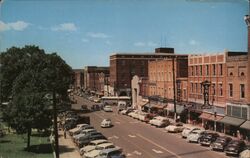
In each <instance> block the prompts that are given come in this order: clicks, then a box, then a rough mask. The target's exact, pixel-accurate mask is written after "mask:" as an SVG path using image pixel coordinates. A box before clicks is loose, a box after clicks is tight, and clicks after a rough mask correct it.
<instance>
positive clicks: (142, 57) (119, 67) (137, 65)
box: [110, 48, 174, 96]
mask: <svg viewBox="0 0 250 158" xmlns="http://www.w3.org/2000/svg"><path fill="white" fill-rule="evenodd" d="M173 55H174V49H173V48H157V49H156V50H155V53H144V54H139V53H138V54H127V53H119V54H113V55H111V56H110V88H111V91H112V94H111V95H119V96H131V93H132V91H131V80H132V77H133V76H134V75H137V76H138V77H147V76H148V61H152V60H155V59H163V58H165V57H168V56H169V57H171V56H173Z"/></svg>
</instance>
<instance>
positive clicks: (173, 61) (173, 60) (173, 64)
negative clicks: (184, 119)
mask: <svg viewBox="0 0 250 158" xmlns="http://www.w3.org/2000/svg"><path fill="white" fill-rule="evenodd" d="M172 67H173V92H174V121H175V122H176V117H177V114H176V95H175V56H173V57H172Z"/></svg>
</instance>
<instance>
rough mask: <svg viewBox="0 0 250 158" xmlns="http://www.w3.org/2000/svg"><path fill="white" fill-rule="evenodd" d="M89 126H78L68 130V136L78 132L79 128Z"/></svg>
mask: <svg viewBox="0 0 250 158" xmlns="http://www.w3.org/2000/svg"><path fill="white" fill-rule="evenodd" d="M88 125H89V124H85V123H83V124H78V125H76V127H75V128H73V129H71V130H69V134H70V135H71V136H72V135H73V133H74V132H76V131H78V130H79V129H80V128H81V127H84V126H88Z"/></svg>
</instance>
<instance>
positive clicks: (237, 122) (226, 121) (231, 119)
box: [219, 116, 246, 127]
mask: <svg viewBox="0 0 250 158" xmlns="http://www.w3.org/2000/svg"><path fill="white" fill-rule="evenodd" d="M245 121H246V120H243V119H239V118H235V117H230V116H225V117H224V118H223V119H221V120H220V121H219V122H221V123H224V124H229V125H233V126H238V127H239V126H240V125H241V124H242V123H243V122H245Z"/></svg>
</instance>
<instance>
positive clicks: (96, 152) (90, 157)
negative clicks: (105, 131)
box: [84, 143, 115, 158]
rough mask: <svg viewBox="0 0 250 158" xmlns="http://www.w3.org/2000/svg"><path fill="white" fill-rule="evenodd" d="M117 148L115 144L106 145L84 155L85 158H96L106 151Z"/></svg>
mask: <svg viewBox="0 0 250 158" xmlns="http://www.w3.org/2000/svg"><path fill="white" fill-rule="evenodd" d="M111 148H115V145H114V144H113V143H104V144H100V145H97V146H96V148H95V149H94V150H92V151H90V152H86V153H84V157H85V158H95V157H97V156H98V155H99V153H100V152H101V151H102V150H104V149H111Z"/></svg>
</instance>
